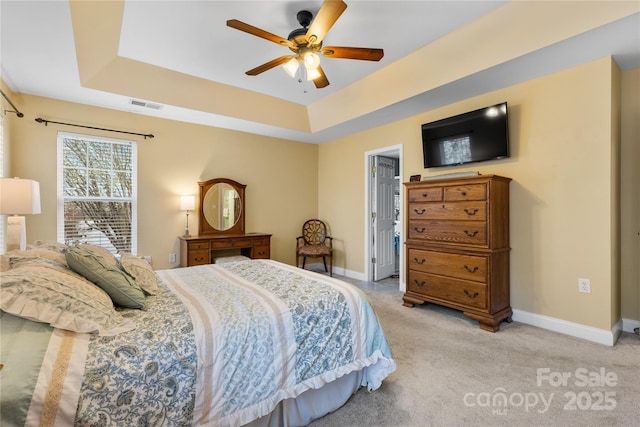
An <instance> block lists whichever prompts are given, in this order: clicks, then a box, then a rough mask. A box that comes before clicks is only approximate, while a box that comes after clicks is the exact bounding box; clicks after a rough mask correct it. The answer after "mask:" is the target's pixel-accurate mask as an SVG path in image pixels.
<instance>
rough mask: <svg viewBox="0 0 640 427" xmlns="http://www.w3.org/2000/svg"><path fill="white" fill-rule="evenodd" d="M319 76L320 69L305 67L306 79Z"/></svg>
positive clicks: (313, 78)
mask: <svg viewBox="0 0 640 427" xmlns="http://www.w3.org/2000/svg"><path fill="white" fill-rule="evenodd" d="M318 77H320V71H318V69H317V68H307V80H315V79H317V78H318Z"/></svg>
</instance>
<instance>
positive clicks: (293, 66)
mask: <svg viewBox="0 0 640 427" xmlns="http://www.w3.org/2000/svg"><path fill="white" fill-rule="evenodd" d="M299 65H300V64H299V63H298V59H297V58H296V57H293V58H291V59H290V60H289V61H287V62H285V63H284V64H282V68H284V70H285V71H286V72H287V74H289V75H290V76H291V77H295V76H296V72H297V71H298V66H299Z"/></svg>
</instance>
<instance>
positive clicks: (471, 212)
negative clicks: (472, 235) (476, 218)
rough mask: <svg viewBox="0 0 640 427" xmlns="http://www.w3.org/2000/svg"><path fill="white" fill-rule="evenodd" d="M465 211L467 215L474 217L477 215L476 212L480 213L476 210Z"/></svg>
mask: <svg viewBox="0 0 640 427" xmlns="http://www.w3.org/2000/svg"><path fill="white" fill-rule="evenodd" d="M464 211H465V212H466V213H467V215H469V216H473V215H475V214H476V212H478V209H474V210H473V211H470V210H469V209H467V208H465V210H464Z"/></svg>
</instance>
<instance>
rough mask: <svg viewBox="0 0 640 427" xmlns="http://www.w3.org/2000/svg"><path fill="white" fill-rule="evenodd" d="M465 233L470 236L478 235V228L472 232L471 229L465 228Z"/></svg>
mask: <svg viewBox="0 0 640 427" xmlns="http://www.w3.org/2000/svg"><path fill="white" fill-rule="evenodd" d="M464 234H466V235H467V236H469V237H476V234H478V230H476V231H472V232H469V230H464Z"/></svg>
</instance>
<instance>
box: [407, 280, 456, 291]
mask: <svg viewBox="0 0 640 427" xmlns="http://www.w3.org/2000/svg"><path fill="white" fill-rule="evenodd" d="M413 281H414V282H415V283H416V285H418V286H419V287H423V286H424V285H426V284H427V282H425V281H424V280H423V281H422V282H418V280H417V279H414V280H413ZM465 292H466V291H465Z"/></svg>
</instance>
